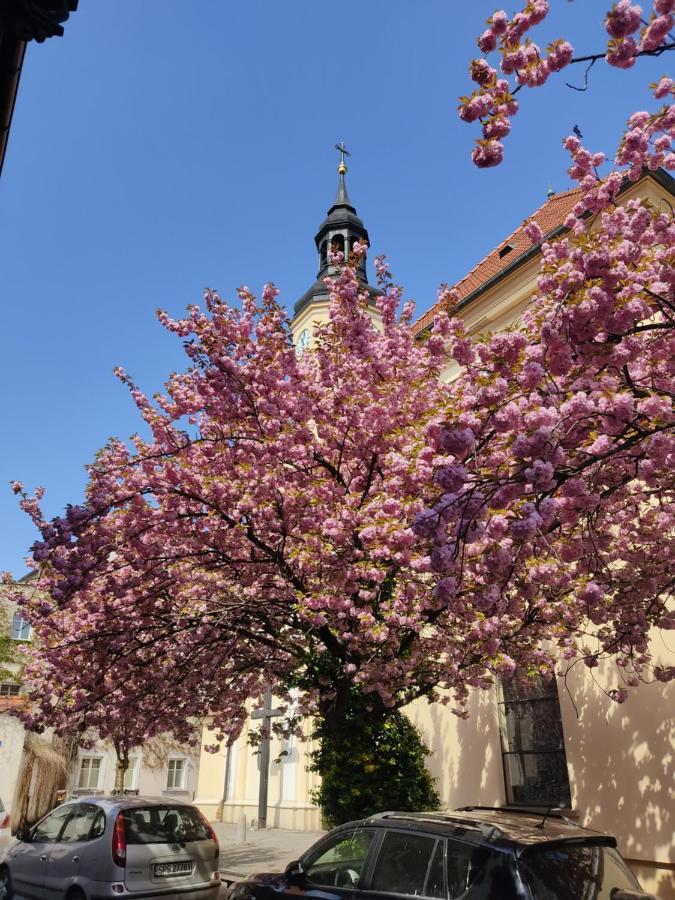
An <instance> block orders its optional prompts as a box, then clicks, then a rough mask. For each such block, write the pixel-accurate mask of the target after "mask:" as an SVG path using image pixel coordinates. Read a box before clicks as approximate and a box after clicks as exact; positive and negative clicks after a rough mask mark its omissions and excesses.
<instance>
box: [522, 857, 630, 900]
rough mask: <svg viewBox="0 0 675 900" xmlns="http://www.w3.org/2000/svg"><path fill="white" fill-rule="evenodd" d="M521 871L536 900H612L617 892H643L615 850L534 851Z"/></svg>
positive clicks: (526, 859) (524, 858) (523, 864)
mask: <svg viewBox="0 0 675 900" xmlns="http://www.w3.org/2000/svg"><path fill="white" fill-rule="evenodd" d="M520 869H521V872H522V874H523V876H524V877H525V880H526V881H527V882H528V883H529V885H530V889H531V891H532V897H533V898H534V900H610V898H611V895H612V891H613V889H615V888H621V889H624V890H631V891H635V890H640V885H639V884H638V881H637V879H636V878H635V876H634V875H633V873H632V872H631V871H630V870H629V869H628V867H627V866H626V864H625V863H624V861H623V860H622V859H621V857H620V856H619V854H618V853H617V852H616V850H614V849H612V847H604V846H602V845H597V844H595V845H593V844H585V845H579V844H573V845H566V844H560V845H556V846H555V847H546V846H543V847H537V848H533V849H532V850H528V851H527V852H526V853H524V854H523V856H522V858H521V860H520Z"/></svg>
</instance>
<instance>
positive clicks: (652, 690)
mask: <svg viewBox="0 0 675 900" xmlns="http://www.w3.org/2000/svg"><path fill="white" fill-rule="evenodd" d="M664 637H665V635H664V634H661V633H659V632H658V631H655V632H654V633H653V634H652V651H653V656H654V664H655V665H662V666H667V665H671V666H672V665H674V664H675V653H673V652H672V651H670V650H669V649H668V647H667V644H666V641H665V640H664ZM566 683H567V689H566V688H565V685H564V684H563V683H560V684H559V690H560V709H561V715H562V722H563V732H564V735H565V752H566V755H567V768H568V772H569V776H570V784H571V787H572V804H573V807H574V808H575V809H576V810H577V811H578V813H579V821H580V823H581V824H582V825H585V826H587V827H589V828H594V829H597V830H598V831H607V832H609V833H610V834H613V835H615V837H616V838H617V840H618V842H619V850H620V851H621V853H622V855H623V856H624V857H625V858H626V859H628V860H631V861H633V862H632V864H633V865H634V867H635V869H636V873H637V874H638V878H640V880H641V882H642V884H643V887H645V888H647V889H648V890H650V891H652V892H653V893H656V894H658V896H659V897H661V898H663V900H675V871H674V868H675V837H674V836H675V683H673V682H670V683H669V684H646V685H641V686H640V687H638V688H636V689H634V690H632V691H630V693H629V697H628V699H627V700H626V702H625V703H623V704H618V703H615V702H613V701H611V700H610V699H609V698H608V697H607V696H606V694H605V693H604V691H608V690H611V689H612V688H615V687H617V686H618V685H619V684H620V680H619V675H618V671H617V668H616V665H615V663H614V662H612V661H606V662H604V663H602V664H601V665H600V666H599V667H598V668H597V669H594V670H593V672H592V673H591V672H589V670H588V669H587V667H586V666H584V665H583V663H582V664H578V665H576V666H574V667H573V668H572V669H571V671H570V672H569V673H568V675H567V679H566ZM638 867H639V868H640V871H641V873H642V874H640V872H637V869H638Z"/></svg>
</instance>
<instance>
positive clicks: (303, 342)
mask: <svg viewBox="0 0 675 900" xmlns="http://www.w3.org/2000/svg"><path fill="white" fill-rule="evenodd" d="M309 338H310V334H309V329H308V328H303V329H302V331H301V332H300V335H299V337H298V343H297V344H296V347H295V352H296V353H297V354H298V356H301V355H302V354H303V353H304V352H305V350H307V348H308V347H309Z"/></svg>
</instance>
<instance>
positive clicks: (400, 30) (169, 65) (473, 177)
mask: <svg viewBox="0 0 675 900" xmlns="http://www.w3.org/2000/svg"><path fill="white" fill-rule="evenodd" d="M551 5H552V7H553V11H554V15H553V16H552V18H551V22H550V24H548V25H547V29H546V33H545V34H544V35H543V37H544V39H545V40H548V39H550V38H552V37H557V36H560V35H562V34H564V35H565V36H566V37H569V38H570V39H571V40H572V41H573V43H574V44H575V47H576V49H577V51H578V52H579V53H588V52H593V51H597V50H599V49H601V47H602V43H603V31H602V27H601V16H602V13H603V12H604V11H605V10H606V8H607V7H608V5H609V0H577V2H574V3H570V2H567V0H551ZM494 8H495V4H494V3H493V2H484V0H474V2H472V3H464V2H460V0H417V2H411V0H366V2H363V3H360V4H352V3H347V2H342V3H341V2H339V0H338V2H333V3H317V2H315V0H289V2H286V3H279V2H274V0H247V2H245V3H227V2H224V0H193V2H191V3H179V2H177V0H173V2H171V0H170V2H166V0H142V2H129V0H127V2H126V3H121V2H119V0H81V2H80V9H79V10H78V12H77V13H75V14H74V16H73V17H72V18H71V20H70V22H68V23H67V25H66V34H65V37H63V38H55V39H52V40H50V41H48V42H47V43H45V44H43V45H35V44H31V45H30V47H29V50H28V53H27V56H26V62H25V66H24V72H23V76H22V80H21V85H20V89H19V96H18V102H17V107H16V111H15V115H14V122H13V126H12V133H11V136H10V142H9V148H8V153H7V157H6V160H5V168H4V171H3V174H2V179H1V180H0V290H1V291H2V294H1V299H2V311H3V312H2V316H3V326H4V327H3V329H2V333H3V339H2V354H1V365H2V374H1V378H0V384H2V391H3V407H4V417H3V418H4V423H5V424H4V428H3V437H2V444H1V446H2V452H1V464H0V527H1V534H2V541H1V542H0V569H8V570H10V571H12V572H13V573H14V574H15V575H17V576H18V575H21V574H23V572H24V571H25V567H24V564H23V558H24V556H25V555H26V553H27V549H28V547H29V545H30V544H31V543H32V541H33V540H34V539H35V536H36V535H35V532H34V530H33V527H32V525H31V524H30V522H29V521H28V520H27V518H26V516H24V514H23V513H21V512H20V511H19V510H18V508H17V505H16V500H15V498H14V497H13V496H12V494H11V492H10V489H9V485H8V482H9V481H10V479H14V478H16V479H19V480H21V481H23V482H25V484H26V486H27V487H29V488H33V487H35V486H36V485H38V484H41V485H44V486H45V487H46V489H47V495H46V498H45V503H46V509H47V511H48V513H49V514H50V515H53V514H56V513H58V512H59V511H60V510H61V509H62V507H63V506H64V505H65V503H67V502H69V501H71V502H78V501H79V500H80V499H81V496H82V489H83V485H84V481H85V473H84V465H85V464H86V463H87V462H89V461H91V459H92V457H93V454H94V452H95V451H96V449H97V448H98V447H99V446H101V444H103V443H104V442H105V440H106V438H107V437H108V436H109V435H112V434H114V435H118V436H120V437H127V436H128V435H129V434H130V433H132V432H133V431H135V430H136V428H137V427H138V417H137V414H136V411H135V408H134V406H133V404H132V402H131V400H130V398H129V396H128V394H127V391H126V389H125V388H124V387H123V386H122V385H120V384H119V382H118V381H117V380H116V379H115V378H114V377H113V375H112V369H113V367H114V366H115V365H118V364H119V365H122V366H124V368H126V369H127V371H129V372H130V373H131V374H132V375H133V377H134V378H135V379H136V381H137V382H138V383H139V384H140V385H141V386H142V387H143V388H145V389H146V390H148V391H149V392H151V393H152V392H153V391H154V390H156V389H158V388H160V387H161V385H162V384H163V382H164V379H165V377H166V376H167V374H168V373H169V372H171V371H172V370H173V369H176V368H179V367H182V366H183V359H182V354H181V349H180V345H179V343H178V342H177V341H176V339H175V338H172V337H171V336H169V335H167V334H165V333H164V332H163V330H162V328H161V327H160V326H159V325H158V323H157V322H156V320H155V316H154V312H155V309H156V308H157V307H163V308H166V309H168V310H169V311H171V312H173V313H178V312H180V311H181V310H182V309H183V308H184V307H185V306H186V305H187V304H188V303H194V302H199V301H200V300H201V292H202V288H203V287H204V286H206V285H208V286H211V287H215V288H217V289H218V290H219V291H220V292H221V293H222V294H223V295H224V296H232V294H233V289H234V288H235V287H236V286H237V285H239V284H242V283H246V284H249V285H250V286H251V287H253V288H254V289H259V288H260V286H261V285H262V284H263V282H265V281H267V280H273V281H275V282H277V284H278V285H279V286H280V288H281V291H282V299H283V300H284V302H285V303H286V304H287V305H288V306H289V307H291V306H292V304H293V303H294V302H295V300H297V299H298V298H299V297H300V296H301V294H302V293H303V292H304V291H305V289H306V288H307V287H308V286H309V284H310V283H311V282H312V281H313V279H314V277H315V274H316V268H317V266H316V258H315V252H314V245H313V240H312V238H313V235H314V233H315V231H316V227H317V226H318V224H319V223H320V221H321V220H322V218H323V216H324V214H325V212H326V210H327V208H328V206H329V205H330V203H331V201H332V198H333V196H334V191H335V187H336V178H337V176H336V174H335V168H336V164H337V154H336V152H335V151H334V150H333V144H334V143H335V141H339V140H343V139H344V140H345V141H346V143H347V146H348V147H349V148H350V149H351V150H352V153H353V156H352V158H351V160H349V175H348V186H349V191H350V194H351V198H352V202H354V204H355V205H356V207H357V210H358V212H359V214H360V215H361V216H362V217H363V219H364V221H365V223H366V226H367V227H368V229H369V232H370V237H371V242H372V245H373V252H377V253H380V252H384V253H387V254H388V256H389V257H390V259H391V262H392V266H393V269H394V273H395V275H396V277H397V279H398V280H399V281H400V282H401V283H403V284H404V285H405V286H406V289H407V293H408V296H412V297H414V298H416V299H417V300H418V311H419V312H422V311H424V310H425V309H426V308H428V306H429V305H431V303H432V302H433V300H434V296H435V291H436V288H437V286H438V284H439V283H440V282H442V281H449V282H453V281H455V280H457V279H459V278H461V277H462V276H463V275H464V274H465V273H466V272H467V271H468V270H469V269H470V268H471V267H472V266H473V265H474V264H475V262H476V261H477V260H478V259H480V258H481V257H482V256H483V255H484V254H485V253H486V252H488V251H489V250H491V249H492V248H493V247H494V246H495V245H496V244H498V243H499V241H500V240H501V238H503V237H504V236H505V235H506V234H507V233H508V232H509V231H511V230H512V229H513V228H514V227H515V226H517V225H518V224H519V223H520V222H521V221H522V219H523V218H524V217H525V216H527V215H528V214H529V213H530V212H532V211H533V210H534V208H536V207H537V206H538V205H539V204H540V203H541V202H543V200H544V199H545V195H546V189H547V186H548V183H549V182H550V183H551V184H552V185H553V187H554V188H555V189H556V190H564V189H565V188H566V187H568V186H569V183H568V179H567V176H566V175H565V169H566V166H567V158H566V154H564V153H563V151H562V150H561V147H560V139H561V137H562V136H563V135H564V134H567V133H569V132H570V130H571V128H572V126H573V125H574V124H578V125H579V127H580V128H581V129H582V131H583V132H584V136H585V138H586V143H587V145H588V146H589V147H591V148H592V149H594V150H598V149H604V150H609V151H611V150H612V149H613V147H614V146H615V139H616V135H617V134H618V131H619V127H620V126H621V124H622V123H623V121H624V120H625V117H626V115H627V113H628V112H630V111H631V110H633V109H636V108H642V107H644V106H645V104H648V103H649V96H648V92H647V88H646V85H647V83H648V82H649V81H650V80H654V79H655V78H656V77H657V76H659V75H660V74H662V73H663V72H664V71H667V62H668V61H667V60H662V61H660V62H659V61H657V62H655V63H649V64H647V65H644V64H643V65H640V64H639V65H638V66H637V67H636V70H634V71H633V72H631V73H628V74H625V73H621V72H616V71H611V70H610V71H607V70H606V67H604V66H598V67H596V69H594V70H593V72H592V78H591V89H590V90H589V91H588V92H587V93H585V94H582V93H577V92H575V91H571V90H569V89H568V88H565V87H564V86H563V82H564V80H567V79H569V78H570V77H572V78H574V79H576V80H577V82H578V81H580V80H581V77H582V73H581V72H580V71H579V68H580V67H575V70H574V71H573V72H570V71H569V70H568V73H566V75H567V79H566V78H563V77H561V76H558V78H557V79H555V82H556V83H555V84H549V86H548V87H547V88H546V89H544V90H537V91H522V92H521V99H522V100H523V101H524V103H523V109H522V110H521V113H520V114H519V115H518V116H517V117H516V119H515V121H514V134H513V135H512V136H511V137H510V138H509V139H508V141H507V160H506V162H505V164H504V165H502V166H501V167H499V168H497V169H495V170H492V171H487V172H479V171H477V170H476V169H474V168H473V166H472V164H471V163H470V161H469V153H470V149H471V146H472V141H473V138H474V137H475V136H476V135H475V129H474V128H472V127H469V126H467V125H463V124H462V123H460V122H459V120H458V118H457V114H456V106H457V96H458V95H459V94H461V93H464V92H467V93H468V92H469V89H470V83H469V80H468V75H467V65H468V60H469V59H470V58H471V56H473V55H476V54H475V52H474V51H475V50H476V48H475V44H474V40H475V37H476V35H477V34H478V33H479V32H480V31H481V30H482V28H483V22H484V20H485V18H486V17H487V16H488V15H489V14H490V13H491V12H492V11H493V9H494ZM508 9H509V10H510V9H511V6H510V5H509V7H508ZM537 40H539V38H537ZM535 134H536V136H537V137H536V140H535V139H534V136H535Z"/></svg>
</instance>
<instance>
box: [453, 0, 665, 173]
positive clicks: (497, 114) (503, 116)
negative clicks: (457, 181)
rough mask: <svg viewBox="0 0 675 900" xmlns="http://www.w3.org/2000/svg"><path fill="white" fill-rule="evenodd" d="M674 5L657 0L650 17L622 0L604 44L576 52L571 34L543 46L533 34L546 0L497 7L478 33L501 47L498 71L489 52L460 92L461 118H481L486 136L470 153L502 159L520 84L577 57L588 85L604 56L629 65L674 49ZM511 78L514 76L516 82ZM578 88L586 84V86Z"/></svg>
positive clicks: (489, 45)
mask: <svg viewBox="0 0 675 900" xmlns="http://www.w3.org/2000/svg"><path fill="white" fill-rule="evenodd" d="M674 9H675V0H653V4H652V10H651V12H650V15H649V18H648V20H646V21H645V20H643V17H642V8H641V7H640V6H637V5H635V4H633V3H631V0H618V2H616V3H614V4H613V5H612V8H611V9H610V11H609V12H608V13H607V17H606V19H605V23H604V24H605V29H606V32H607V34H608V36H609V41H608V44H607V48H606V50H605V51H603V52H602V53H595V54H590V55H584V56H578V57H575V56H574V48H573V46H572V44H571V43H570V42H569V41H568V40H564V39H562V38H560V39H558V40H555V41H553V42H552V43H550V44H549V45H548V47H547V48H546V50H545V51H542V49H541V48H540V47H539V46H538V45H537V44H535V43H534V42H533V41H532V40H531V38H530V37H529V34H528V33H529V32H530V30H531V29H532V28H533V27H535V26H536V25H539V24H540V23H541V22H543V21H544V19H545V18H546V17H547V15H548V13H549V2H548V0H529V2H527V3H526V5H525V7H524V8H523V9H522V10H521V11H520V12H517V13H516V14H515V15H514V16H513V17H512V18H509V17H508V15H507V14H506V13H505V12H504V11H503V10H498V11H497V12H495V13H493V15H492V16H491V17H490V18H489V19H488V21H487V25H488V28H487V29H486V30H485V31H484V32H483V33H482V34H481V35H480V37H479V38H478V46H479V48H480V49H481V51H482V52H483V53H486V54H487V53H490V52H492V51H495V50H496V51H498V52H499V54H500V61H499V65H498V68H499V70H500V71H499V72H498V71H497V68H493V66H491V65H490V63H489V62H488V60H487V59H485V58H481V59H474V60H472V62H471V64H470V66H469V73H470V75H471V79H472V81H474V82H476V84H477V85H478V87H477V88H476V89H475V90H474V91H473V93H472V94H471V95H470V96H468V97H460V106H459V117H460V119H462V121H464V122H469V123H471V122H476V121H479V122H480V123H481V127H482V132H483V136H482V138H480V139H478V140H477V141H476V147H475V148H474V150H473V153H472V159H473V161H474V163H475V164H476V165H477V166H479V167H480V168H489V167H491V166H496V165H498V164H499V163H500V162H501V161H502V159H503V157H504V145H503V143H502V140H503V138H505V137H506V136H507V135H508V134H509V132H510V131H511V119H512V117H513V116H514V115H515V114H516V113H517V112H518V108H519V104H518V100H516V99H515V96H516V94H517V93H518V92H519V91H520V90H521V88H523V87H541V86H542V85H544V84H545V83H546V82H547V81H548V79H549V78H550V76H551V75H553V74H554V73H556V72H560V71H561V70H562V69H565V68H567V66H570V65H574V64H579V63H587V64H588V65H587V69H586V73H585V79H584V82H585V85H586V84H587V79H588V72H589V71H590V68H591V67H592V66H593V65H594V64H595V63H596V62H597V61H599V60H601V59H604V60H605V61H606V62H607V63H608V64H609V65H611V66H614V67H616V68H620V69H629V68H631V67H632V66H634V65H635V62H636V60H637V59H639V58H640V57H644V56H650V57H655V56H661V55H662V54H663V53H665V52H667V51H669V50H673V49H675V41H673V38H672V35H671V34H670V32H671V31H672V28H673V10H674ZM638 32H639V36H638V37H637V38H636V37H635V35H636V34H637V33H638ZM500 72H501V75H500ZM509 78H512V79H513V82H514V83H513V84H512V83H511V82H510V81H509ZM570 87H573V85H570ZM577 89H578V90H585V86H584V87H583V88H577Z"/></svg>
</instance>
